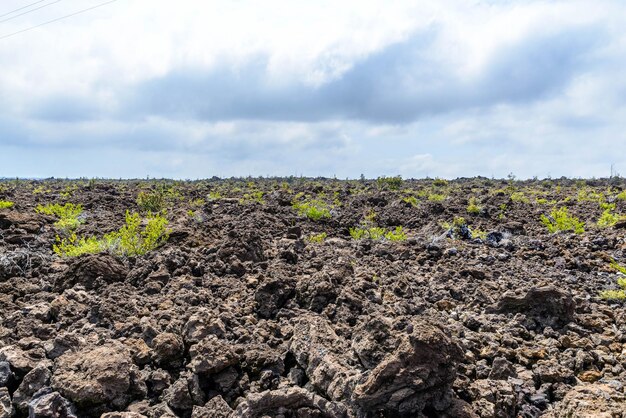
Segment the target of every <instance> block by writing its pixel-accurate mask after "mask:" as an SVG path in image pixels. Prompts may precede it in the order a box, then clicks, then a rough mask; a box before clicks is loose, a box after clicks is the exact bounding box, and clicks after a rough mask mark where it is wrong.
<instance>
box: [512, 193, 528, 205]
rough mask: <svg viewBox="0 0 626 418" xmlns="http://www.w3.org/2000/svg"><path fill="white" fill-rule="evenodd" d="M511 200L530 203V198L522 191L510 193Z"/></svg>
mask: <svg viewBox="0 0 626 418" xmlns="http://www.w3.org/2000/svg"><path fill="white" fill-rule="evenodd" d="M511 201H513V202H519V203H530V199H529V198H528V196H526V195H525V194H524V192H513V193H511Z"/></svg>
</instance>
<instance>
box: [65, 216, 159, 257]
mask: <svg viewBox="0 0 626 418" xmlns="http://www.w3.org/2000/svg"><path fill="white" fill-rule="evenodd" d="M141 224H142V220H141V218H140V216H139V214H138V213H130V212H129V211H126V216H125V224H124V226H122V227H121V228H120V229H119V230H117V231H114V232H110V233H108V234H105V235H104V236H103V237H102V238H99V239H98V238H96V237H82V238H78V237H77V235H76V234H75V233H71V234H70V235H69V236H68V237H65V238H61V237H59V236H57V242H56V244H55V245H54V246H53V250H54V252H55V253H57V254H58V255H60V256H62V257H77V256H79V255H83V254H95V253H100V252H105V251H108V252H110V253H112V254H115V255H118V256H138V255H143V254H146V253H147V252H149V251H152V250H154V249H155V248H157V247H158V246H160V245H161V244H163V243H165V242H166V241H167V239H168V237H169V232H168V231H167V224H168V221H167V219H166V218H165V217H164V216H162V215H152V214H150V215H149V217H148V219H147V221H146V223H145V225H144V226H143V228H142V226H141Z"/></svg>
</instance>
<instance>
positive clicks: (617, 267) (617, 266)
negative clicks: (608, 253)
mask: <svg viewBox="0 0 626 418" xmlns="http://www.w3.org/2000/svg"><path fill="white" fill-rule="evenodd" d="M611 268H612V269H613V270H616V271H618V272H620V273H622V274H624V275H626V267H624V266H622V265H620V264H619V263H618V262H617V261H615V260H611Z"/></svg>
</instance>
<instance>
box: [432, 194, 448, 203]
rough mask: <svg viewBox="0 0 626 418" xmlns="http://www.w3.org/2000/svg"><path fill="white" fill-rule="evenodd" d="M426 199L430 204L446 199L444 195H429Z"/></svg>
mask: <svg viewBox="0 0 626 418" xmlns="http://www.w3.org/2000/svg"><path fill="white" fill-rule="evenodd" d="M427 199H428V200H429V201H430V202H443V201H444V200H445V199H446V195H445V194H437V193H429V194H428V197H427Z"/></svg>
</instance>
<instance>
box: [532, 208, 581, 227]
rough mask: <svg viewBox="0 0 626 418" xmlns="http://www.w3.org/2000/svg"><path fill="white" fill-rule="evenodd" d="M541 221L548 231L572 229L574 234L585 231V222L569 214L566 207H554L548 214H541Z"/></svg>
mask: <svg viewBox="0 0 626 418" xmlns="http://www.w3.org/2000/svg"><path fill="white" fill-rule="evenodd" d="M541 222H542V223H543V224H544V225H545V226H546V228H548V231H549V232H550V233H555V232H559V231H573V232H574V233H576V234H582V233H583V232H585V223H584V222H581V221H580V220H578V218H576V217H574V216H572V215H570V214H569V212H568V210H567V208H566V207H562V208H560V209H554V210H553V211H552V212H551V213H550V215H549V216H546V215H541Z"/></svg>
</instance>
